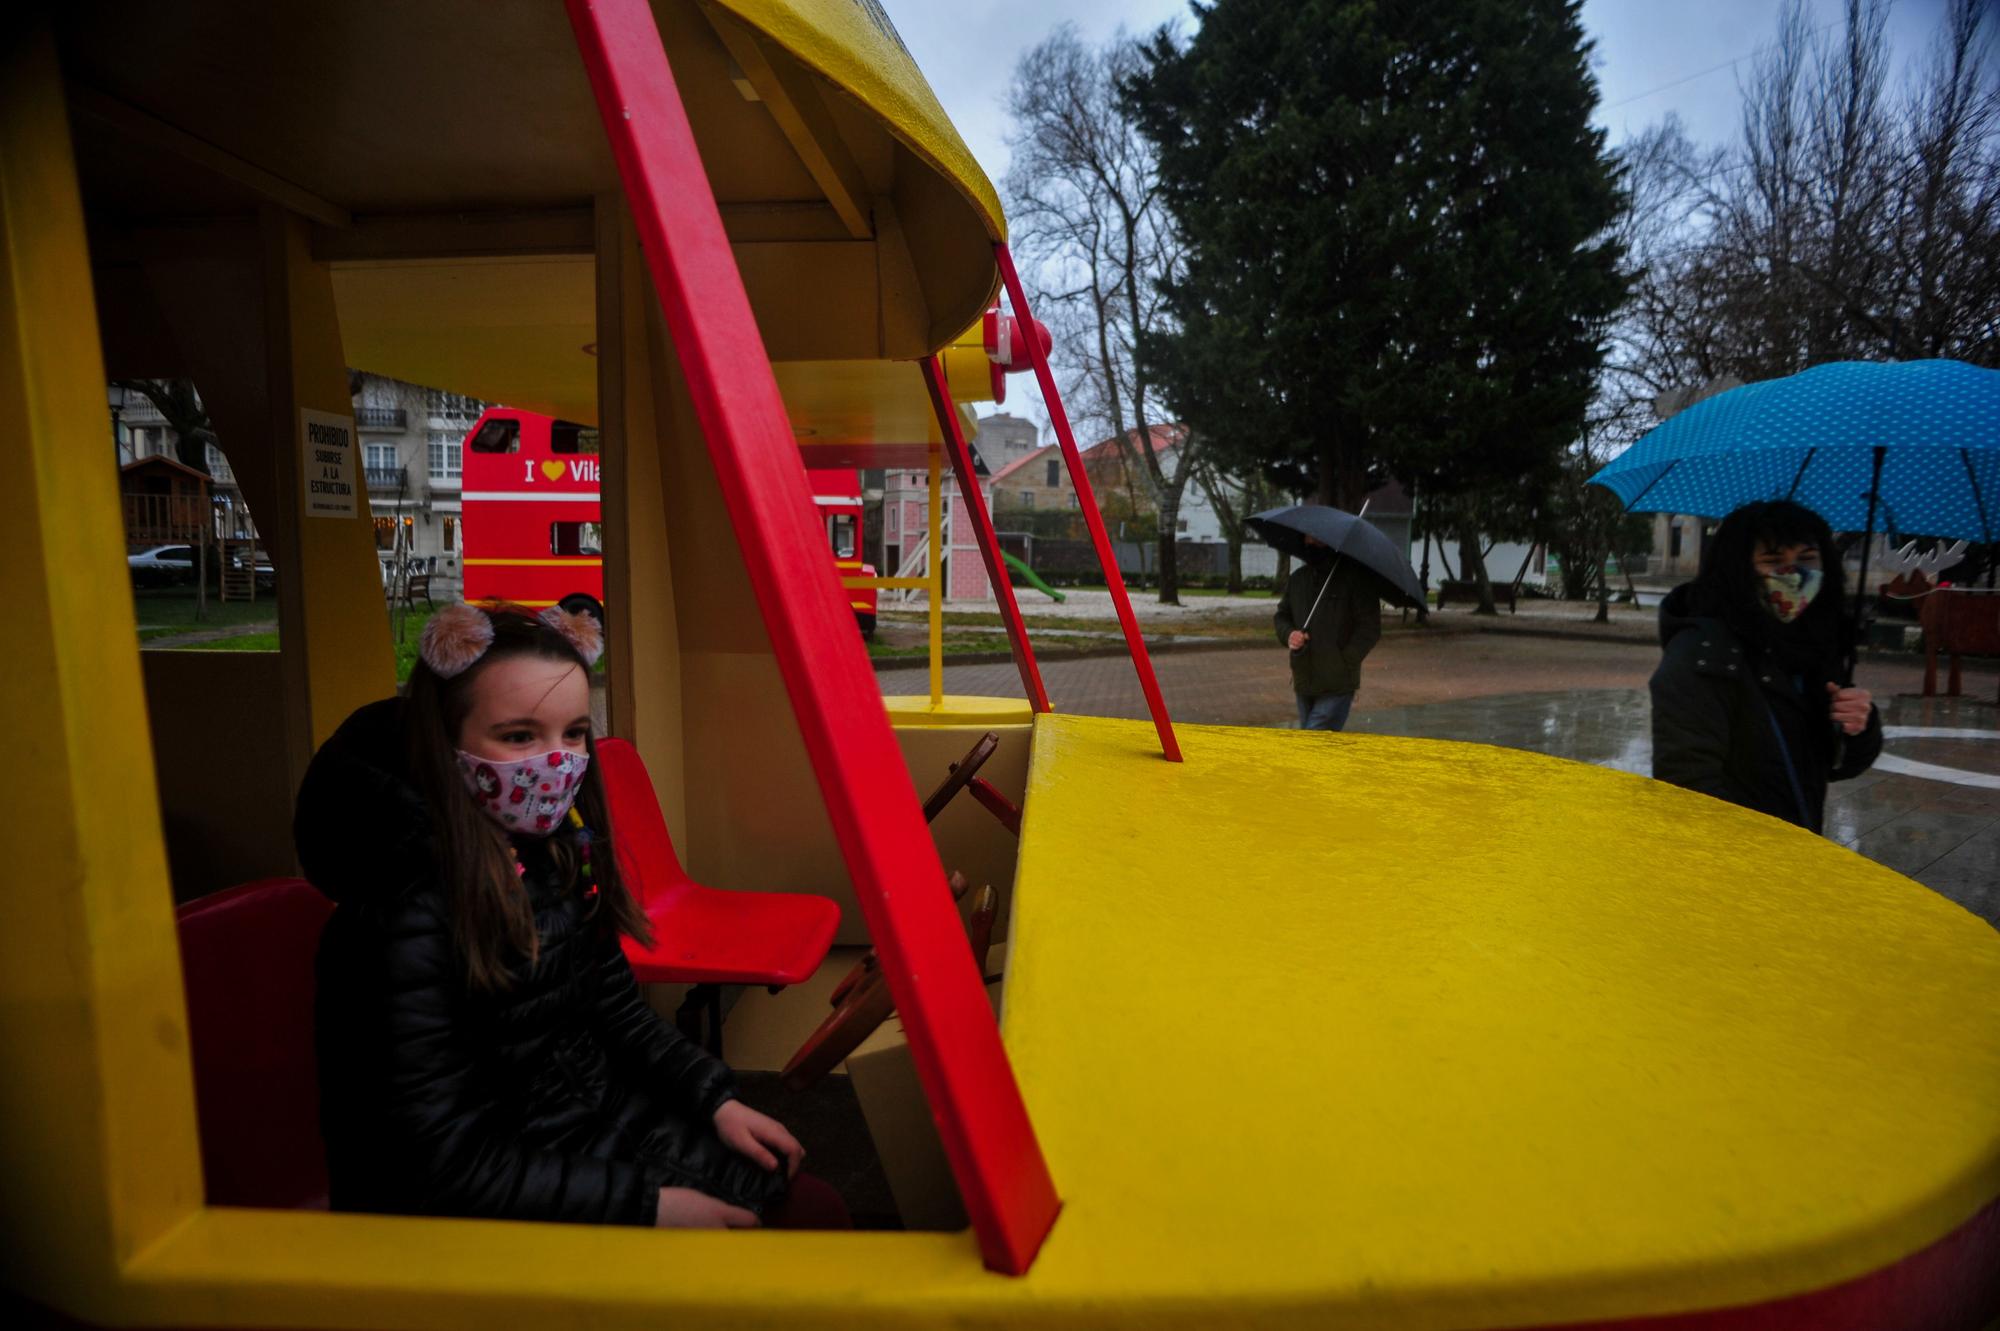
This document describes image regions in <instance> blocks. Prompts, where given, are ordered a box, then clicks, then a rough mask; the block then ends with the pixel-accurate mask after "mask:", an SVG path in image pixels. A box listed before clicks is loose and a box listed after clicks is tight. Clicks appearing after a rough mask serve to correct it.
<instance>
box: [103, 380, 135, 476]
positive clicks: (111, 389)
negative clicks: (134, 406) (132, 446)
mask: <svg viewBox="0 0 2000 1331" xmlns="http://www.w3.org/2000/svg"><path fill="white" fill-rule="evenodd" d="M104 396H105V401H106V403H107V404H108V405H109V406H110V408H111V446H112V447H113V448H114V449H116V450H117V453H118V460H119V462H120V463H121V464H122V463H123V462H124V460H125V437H124V436H123V435H122V434H120V433H119V431H120V430H121V429H122V428H123V427H122V426H120V425H119V423H118V417H119V415H120V413H122V412H123V411H124V410H125V407H126V404H127V402H128V400H129V393H128V390H127V389H126V387H125V385H123V384H111V385H109V386H107V387H106V388H105V390H104Z"/></svg>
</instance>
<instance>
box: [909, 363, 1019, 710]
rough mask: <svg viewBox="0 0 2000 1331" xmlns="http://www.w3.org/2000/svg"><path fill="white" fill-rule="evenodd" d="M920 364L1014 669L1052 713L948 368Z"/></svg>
mask: <svg viewBox="0 0 2000 1331" xmlns="http://www.w3.org/2000/svg"><path fill="white" fill-rule="evenodd" d="M1031 340H1032V339H1031ZM919 364H920V365H921V366H922V367H923V371H924V387H925V388H927V389H929V390H930V394H931V408H932V409H933V410H934V411H936V412H937V418H938V429H940V430H942V431H943V432H944V442H945V448H946V450H947V451H948V452H949V453H950V454H951V469H952V472H953V474H955V475H956V476H957V477H958V490H959V493H960V494H961V495H962V496H964V498H965V511H966V513H967V514H969V515H970V516H971V518H972V531H973V535H974V536H975V537H976V538H977V539H978V542H979V557H980V559H981V560H983V561H984V562H985V564H986V578H987V581H989V582H991V583H992V584H993V595H994V598H995V599H996V600H998V601H999V602H1000V622H1001V623H1002V624H1005V625H1006V626H1007V645H1008V646H1009V647H1011V648H1013V650H1014V668H1015V669H1016V670H1019V671H1020V672H1021V687H1022V688H1024V689H1026V690H1027V691H1028V702H1029V704H1030V705H1031V706H1032V707H1033V708H1034V709H1035V710H1036V711H1038V712H1046V711H1049V710H1050V708H1049V693H1048V690H1047V689H1045V688H1043V687H1042V671H1041V667H1039V666H1037V665H1036V664H1035V649H1034V648H1033V647H1032V646H1030V645H1029V643H1028V627H1027V625H1025V624H1023V623H1022V622H1021V607H1020V605H1019V604H1017V603H1016V602H1015V600H1014V582H1013V580H1012V579H1011V578H1009V577H1008V576H1007V562H1006V561H1005V560H1003V559H1002V558H1000V537H999V535H998V534H997V533H995V532H994V530H993V515H992V514H990V513H988V512H987V511H986V496H985V495H984V494H982V493H981V492H980V489H979V476H978V473H977V472H975V471H974V470H973V466H972V450H971V449H970V448H968V447H966V443H965V431H964V430H963V429H961V428H960V427H959V421H958V409H957V408H956V407H954V406H953V405H952V401H951V387H950V385H948V384H947V383H945V378H944V367H943V366H941V365H939V364H938V358H937V357H936V356H927V357H925V358H924V359H923V360H922V361H921V362H919Z"/></svg>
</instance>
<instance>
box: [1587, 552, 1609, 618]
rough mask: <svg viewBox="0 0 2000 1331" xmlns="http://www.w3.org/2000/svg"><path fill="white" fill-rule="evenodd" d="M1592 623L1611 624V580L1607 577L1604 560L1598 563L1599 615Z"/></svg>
mask: <svg viewBox="0 0 2000 1331" xmlns="http://www.w3.org/2000/svg"><path fill="white" fill-rule="evenodd" d="M1590 622H1591V623H1593V624H1609V623H1610V622H1611V579H1610V578H1608V577H1606V576H1605V573H1604V563H1603V561H1602V560H1600V561H1598V565H1597V614H1596V616H1595V617H1594V618H1592V620H1591V621H1590Z"/></svg>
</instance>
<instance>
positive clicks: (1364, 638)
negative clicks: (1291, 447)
mask: <svg viewBox="0 0 2000 1331" xmlns="http://www.w3.org/2000/svg"><path fill="white" fill-rule="evenodd" d="M1367 511H1368V506H1367V505H1366V504H1363V505H1362V506H1361V514H1354V513H1343V512H1342V511H1341V510H1339V509H1337V508H1329V507H1327V506H1325V505H1321V504H1299V505H1296V506H1294V507H1292V508H1274V509H1271V510H1269V511H1268V512H1264V513H1259V514H1256V515H1255V516H1254V517H1252V518H1250V519H1249V526H1250V529H1251V530H1252V531H1255V532H1256V533H1257V534H1258V535H1259V536H1261V537H1263V539H1264V540H1265V542H1266V543H1267V544H1269V545H1270V546H1272V547H1273V548H1274V549H1277V550H1280V551H1283V552H1284V553H1285V554H1288V555H1291V556H1293V557H1294V558H1296V559H1298V560H1299V561H1300V562H1301V567H1300V568H1299V569H1298V571H1297V572H1295V573H1293V574H1292V576H1291V577H1290V578H1289V579H1288V580H1287V581H1286V583H1285V592H1284V595H1283V596H1282V597H1280V598H1279V600H1278V611H1277V614H1276V615H1275V616H1273V622H1274V623H1275V625H1276V626H1277V630H1278V641H1279V642H1281V643H1283V644H1284V645H1285V647H1286V649H1287V650H1289V651H1290V652H1291V654H1292V691H1293V692H1294V693H1296V694H1297V695H1298V699H1299V729H1301V730H1342V729H1345V728H1346V726H1347V714H1348V712H1349V711H1350V710H1351V709H1352V708H1353V706H1354V695H1355V692H1356V691H1357V690H1359V689H1360V687H1361V662H1362V660H1363V659H1364V658H1365V657H1366V656H1367V655H1368V653H1369V651H1370V650H1372V649H1373V648H1374V646H1375V644H1376V643H1377V642H1379V641H1380V640H1381V637H1382V601H1383V600H1384V599H1385V598H1386V599H1388V600H1390V601H1393V602H1397V603H1399V604H1403V605H1410V606H1421V605H1422V604H1423V601H1424V595H1423V586H1422V584H1420V583H1419V582H1418V581H1417V575H1416V574H1415V573H1413V572H1411V571H1410V561H1409V560H1408V559H1407V558H1406V557H1405V554H1404V552H1402V551H1399V550H1397V548H1396V547H1395V545H1394V544H1393V543H1392V542H1391V541H1390V540H1389V538H1388V537H1386V536H1384V535H1383V534H1382V533H1381V532H1380V531H1379V530H1377V529H1376V528H1375V527H1373V526H1371V525H1370V524H1369V523H1368V522H1367V521H1365V520H1364V517H1363V516H1362V515H1364V514H1366V513H1367Z"/></svg>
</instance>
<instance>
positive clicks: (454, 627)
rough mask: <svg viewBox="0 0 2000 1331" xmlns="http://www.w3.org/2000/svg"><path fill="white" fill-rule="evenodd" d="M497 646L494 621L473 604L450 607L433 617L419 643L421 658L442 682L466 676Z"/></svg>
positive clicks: (425, 626) (418, 648) (418, 653)
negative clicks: (488, 649) (456, 676)
mask: <svg viewBox="0 0 2000 1331" xmlns="http://www.w3.org/2000/svg"><path fill="white" fill-rule="evenodd" d="M492 645H493V621H492V620H491V619H489V618H488V617H487V615H486V612H485V611H484V610H481V609H479V608H478V607H477V606H471V605H448V606H446V607H445V608H444V609H442V610H440V611H438V612H437V613H436V614H435V615H432V616H431V618H430V622H429V623H427V624H425V625H424V632H423V636H422V637H420V638H419V639H418V640H417V655H419V656H421V657H422V658H423V661H424V664H425V665H427V666H429V667H430V668H431V670H432V672H433V673H434V674H436V675H437V676H438V677H439V678H440V679H450V678H452V677H453V676H455V675H462V674H464V673H465V672H466V671H467V670H469V669H471V668H472V665H473V663H474V662H476V661H477V660H478V659H479V658H480V657H482V656H484V655H486V649H487V648H488V647H491V646H492Z"/></svg>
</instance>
